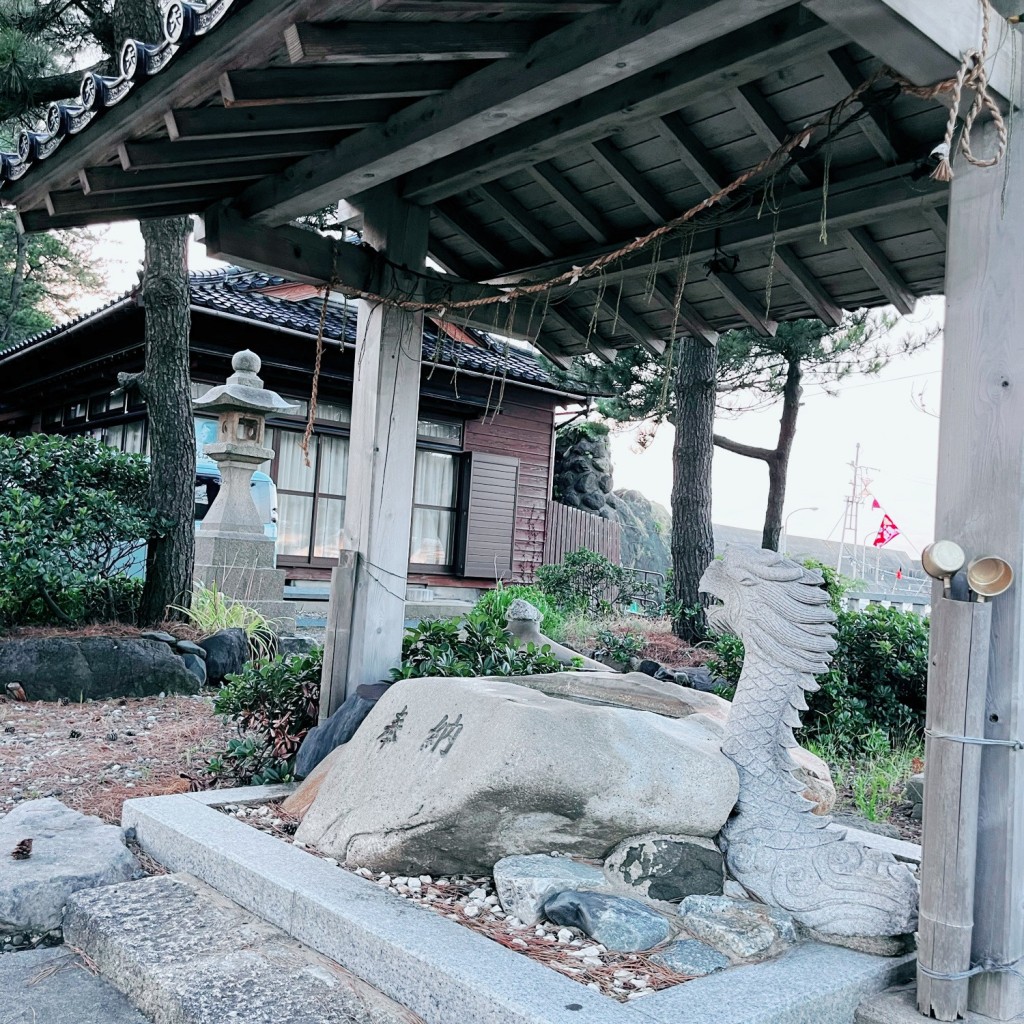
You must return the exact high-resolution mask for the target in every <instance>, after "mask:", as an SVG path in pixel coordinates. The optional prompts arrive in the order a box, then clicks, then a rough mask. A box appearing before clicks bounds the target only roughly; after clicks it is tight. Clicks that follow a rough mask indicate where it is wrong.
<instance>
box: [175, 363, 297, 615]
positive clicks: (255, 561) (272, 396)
mask: <svg viewBox="0 0 1024 1024" xmlns="http://www.w3.org/2000/svg"><path fill="white" fill-rule="evenodd" d="M231 367H232V369H233V370H234V371H235V372H234V373H233V374H232V375H231V376H230V377H228V379H227V382H226V383H225V384H221V385H218V386H217V387H213V388H211V389H210V390H209V391H207V392H206V394H205V395H203V396H202V397H201V398H197V399H196V400H195V402H194V403H193V405H194V408H195V409H196V411H197V412H200V411H201V412H215V413H217V417H218V424H217V441H216V442H214V443H213V444H208V445H206V448H205V454H206V455H207V456H209V458H211V459H213V461H214V462H216V463H217V468H218V469H219V470H220V474H221V488H220V491H219V493H218V494H217V497H216V500H215V501H214V502H213V504H212V505H210V509H209V511H208V512H207V514H206V518H205V519H203V521H202V522H201V523H200V524H199V533H198V534H197V535H196V560H195V574H194V575H195V578H196V580H198V581H202V582H203V583H204V584H206V586H216V587H217V589H218V590H220V591H221V592H222V593H223V594H225V596H227V597H231V598H234V599H235V600H237V601H241V602H243V603H244V604H247V605H249V606H250V607H252V608H255V609H256V610H257V611H259V612H260V613H261V614H262V615H263V616H265V617H266V618H267V619H271V620H273V623H274V626H275V629H276V631H277V632H282V633H283V632H290V631H291V630H292V629H293V628H294V625H295V623H294V620H293V619H292V618H291V616H289V615H288V606H287V605H286V603H285V600H284V578H285V573H284V571H283V570H279V569H278V568H277V563H276V557H275V550H274V549H275V545H274V540H273V538H272V537H268V536H267V535H266V534H265V532H264V529H263V526H264V524H263V520H262V518H261V516H260V513H259V511H258V510H257V508H256V504H255V502H254V501H253V498H252V474H253V472H254V471H255V470H256V469H257V467H259V466H260V465H261V464H262V463H264V462H267V461H269V460H270V459H272V458H273V457H274V450H273V449H272V448H267V447H265V446H264V444H263V438H264V433H265V428H266V417H267V415H268V414H270V413H283V412H294V411H295V410H296V409H297V406H294V405H290V404H289V403H288V402H286V401H285V400H284V399H283V398H281V396H280V395H278V394H277V393H276V392H274V391H268V390H267V389H266V388H264V387H263V381H262V380H261V379H260V377H259V376H258V374H259V369H260V359H259V356H257V355H256V353H255V352H250V351H249V350H248V349H247V350H245V351H244V352H236V353H235V354H234V356H233V357H232V359H231Z"/></svg>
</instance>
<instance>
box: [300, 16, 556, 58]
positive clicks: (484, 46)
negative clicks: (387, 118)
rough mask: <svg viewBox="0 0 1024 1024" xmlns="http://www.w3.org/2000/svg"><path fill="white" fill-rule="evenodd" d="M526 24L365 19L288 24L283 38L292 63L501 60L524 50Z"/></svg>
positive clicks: (530, 30)
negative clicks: (367, 20)
mask: <svg viewBox="0 0 1024 1024" xmlns="http://www.w3.org/2000/svg"><path fill="white" fill-rule="evenodd" d="M536 35H537V30H536V28H535V27H534V26H533V25H530V24H514V23H513V24H497V23H494V22H472V21H461V22H446V21H437V22H386V21H378V22H365V21H350V22H344V23H334V24H323V23H320V22H316V23H311V22H305V23H303V24H300V25H289V26H288V28H287V29H285V33H284V41H285V46H286V47H287V49H288V59H289V60H290V61H291V62H292V63H293V64H303V63H327V64H379V63H393V62H397V61H449V60H499V59H501V58H504V57H514V56H515V55H516V54H519V53H525V52H526V50H527V49H528V48H529V46H530V43H531V42H533V40H534V38H536Z"/></svg>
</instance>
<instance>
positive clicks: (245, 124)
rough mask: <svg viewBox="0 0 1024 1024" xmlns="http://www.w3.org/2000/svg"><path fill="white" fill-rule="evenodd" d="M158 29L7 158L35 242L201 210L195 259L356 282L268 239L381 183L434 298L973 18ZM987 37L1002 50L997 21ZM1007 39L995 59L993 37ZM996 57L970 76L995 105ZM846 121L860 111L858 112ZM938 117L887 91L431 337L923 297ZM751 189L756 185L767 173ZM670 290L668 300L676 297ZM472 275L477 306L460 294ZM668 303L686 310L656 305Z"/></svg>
mask: <svg viewBox="0 0 1024 1024" xmlns="http://www.w3.org/2000/svg"><path fill="white" fill-rule="evenodd" d="M165 25H166V35H167V38H166V39H165V40H163V41H161V42H159V43H157V44H153V43H148V44H146V45H141V44H137V43H136V44H126V46H125V48H124V50H123V51H122V61H121V68H122V74H121V75H120V77H118V78H100V77H99V76H96V75H89V76H87V77H86V80H85V83H84V85H83V92H82V96H81V97H79V99H78V100H75V101H69V103H67V104H58V105H55V106H54V107H53V108H51V110H50V112H49V115H48V117H47V126H46V129H45V130H43V131H40V132H38V133H26V134H25V135H23V137H22V139H21V140H20V142H19V152H18V153H17V154H13V155H4V156H3V158H2V161H0V180H2V188H0V199H3V200H4V201H6V202H8V203H13V204H15V205H16V206H17V208H18V211H19V216H20V220H21V223H22V225H23V227H24V229H25V230H28V231H37V230H45V229H47V228H61V227H71V226H78V225H85V224H91V223H104V222H108V221H113V220H122V219H135V218H144V217H153V216H161V215H170V214H178V213H205V214H206V239H207V245H208V248H209V250H210V252H211V254H212V255H222V256H223V257H224V258H226V259H231V260H237V261H239V262H243V263H246V264H248V265H251V266H255V267H258V268H262V269H267V270H270V271H272V272H280V273H283V274H287V275H288V276H291V277H299V278H301V279H303V280H308V281H314V282H322V281H325V280H328V279H331V278H332V277H334V278H335V279H337V278H340V279H341V282H342V285H343V286H345V287H349V288H354V289H358V288H364V287H367V282H368V281H369V280H370V276H371V274H372V269H373V258H372V253H367V251H366V250H365V248H360V247H358V246H354V245H340V244H335V243H333V242H331V241H329V240H325V239H320V238H318V237H316V236H313V235H311V234H310V233H309V232H301V233H300V232H299V231H298V229H296V228H294V227H288V225H289V223H290V222H292V221H294V220H295V219H296V218H297V217H299V216H300V215H304V214H307V213H310V212H312V211H314V210H316V209H318V208H321V207H324V206H327V205H333V204H334V203H336V202H338V201H339V200H340V201H342V202H341V205H340V210H341V217H342V219H344V220H346V221H347V222H348V223H351V224H353V225H355V226H358V221H359V200H360V195H361V194H362V193H364V192H366V191H367V190H368V189H369V188H373V187H377V186H380V185H382V184H385V183H389V182H390V183H392V185H393V186H395V187H396V188H397V189H398V191H399V192H400V193H401V195H402V196H404V197H405V199H407V200H408V202H410V203H413V204H420V205H425V206H428V207H429V210H430V244H429V251H430V255H431V257H432V258H433V260H434V261H436V263H438V264H439V265H440V266H442V267H443V268H444V269H445V271H447V272H448V274H447V275H436V281H435V282H434V286H433V287H434V294H435V295H446V294H447V295H453V296H454V295H458V296H461V297H466V296H471V295H484V294H489V293H490V292H491V291H493V288H494V287H507V286H509V285H511V284H515V283H521V282H526V281H536V280H541V279H545V278H547V277H550V276H553V275H555V274H558V273H562V272H565V271H566V270H569V269H571V268H573V267H578V266H582V265H584V264H586V263H587V262H588V261H589V260H591V259H593V258H594V257H596V256H598V255H601V254H603V253H605V252H608V251H610V250H614V249H618V248H619V247H621V246H622V245H623V244H624V243H627V242H629V241H630V240H632V239H633V238H635V237H637V236H642V235H645V234H646V233H648V232H650V231H651V230H652V229H653V228H655V227H657V226H658V225H660V224H664V223H666V222H668V221H670V220H672V219H673V218H675V217H677V216H678V215H679V214H680V213H681V212H682V211H684V210H687V209H688V208H690V207H691V206H693V205H694V204H696V203H698V202H700V201H701V200H702V199H703V198H705V197H706V196H707V195H708V194H709V193H712V192H715V191H717V190H718V189H720V188H721V187H722V186H723V185H726V184H727V183H729V182H730V181H732V180H733V179H734V178H736V177H737V175H739V174H741V173H742V172H744V171H745V170H747V169H749V168H750V167H751V166H753V165H756V164H757V163H758V162H759V161H761V160H763V159H764V158H765V157H766V156H767V155H768V154H770V153H772V152H773V151H774V150H776V149H777V148H778V147H779V146H780V144H782V143H783V142H785V141H786V140H787V138H789V137H791V136H792V134H793V133H795V132H799V131H801V129H803V128H804V127H805V126H807V125H808V124H812V123H815V122H817V121H819V120H820V119H822V117H823V115H826V114H827V112H828V111H829V110H830V109H831V108H833V107H834V105H835V104H837V103H839V102H840V101H842V100H843V99H844V98H845V97H847V96H848V95H849V94H850V93H851V92H852V91H853V90H854V89H856V88H857V87H859V86H861V85H862V84H863V83H864V82H865V80H866V79H868V78H869V77H870V76H873V75H874V74H875V73H876V72H877V71H878V70H879V68H881V67H882V66H883V64H888V65H890V66H892V67H893V68H895V69H896V71H897V72H899V73H900V74H902V75H904V76H906V78H907V79H909V80H911V81H913V82H915V83H916V84H920V85H927V84H929V83H931V82H934V81H936V80H939V79H942V78H947V77H949V76H950V75H952V74H953V73H955V71H956V69H957V67H958V65H959V56H960V54H961V53H962V52H964V51H966V50H968V49H970V48H972V47H976V46H977V45H978V42H979V38H980V33H981V6H980V4H979V3H978V0H842V2H837V0H805V2H794V0H327V2H324V0H248V2H246V0H212V2H211V3H209V4H207V5H205V6H204V5H195V4H187V3H182V2H180V0H176V2H175V3H172V4H171V5H170V7H169V8H168V9H167V13H166V15H165ZM995 31H996V34H997V35H998V36H999V42H1000V43H1002V42H1005V36H1006V34H1007V33H1008V32H1011V31H1012V30H1011V29H1009V27H1008V26H1006V25H1005V23H1003V22H1002V21H1000V22H999V25H998V27H997V28H996V30H995ZM1013 44H1014V45H1015V44H1016V40H1014V41H1013ZM1012 49H1013V45H1010V46H1006V45H1000V46H999V47H998V48H997V49H995V51H994V53H993V55H992V57H991V58H990V60H989V73H990V79H991V83H992V88H993V91H994V92H995V93H996V94H997V95H998V96H999V97H1001V98H1005V97H1006V96H1008V95H1009V94H1010V91H1011V85H1010V83H1011V81H1013V78H1012V67H1011V63H1012ZM851 115H853V116H851ZM946 118H947V109H946V108H945V107H944V106H943V105H942V103H941V102H940V101H938V100H931V101H925V100H921V99H917V98H914V97H912V96H909V95H906V94H904V93H901V92H900V90H899V88H898V87H895V86H893V84H892V82H891V81H890V80H888V79H879V80H878V81H877V82H876V83H874V84H873V85H872V86H871V87H870V88H869V89H867V90H866V91H865V92H864V93H863V94H862V95H861V97H860V102H858V103H855V104H853V105H852V106H850V107H849V108H848V109H847V110H846V111H844V113H843V114H842V115H841V117H840V118H838V119H837V122H836V123H835V124H834V125H832V126H831V128H832V130H831V132H830V131H829V130H828V126H826V128H823V129H822V130H821V131H819V132H817V133H816V134H815V135H814V136H812V139H811V142H810V144H809V145H807V146H806V147H805V148H796V149H794V150H793V155H792V159H791V160H790V161H788V162H787V164H786V166H785V167H784V168H783V169H782V171H781V172H780V173H778V174H777V175H775V177H774V179H773V180H772V181H771V182H770V184H769V185H768V187H767V188H755V187H753V186H749V187H747V188H745V189H741V190H739V191H738V192H736V193H735V194H734V195H733V196H731V197H730V198H729V199H728V200H727V201H725V202H723V203H721V204H720V205H718V206H716V207H715V208H714V209H713V210H710V211H708V212H707V213H706V214H704V215H702V216H700V217H698V218H697V219H696V220H695V221H694V223H693V229H692V231H687V232H684V233H682V234H677V235H674V236H671V237H669V238H668V239H666V240H665V242H664V243H663V245H661V246H660V247H653V248H648V249H646V250H644V251H642V252H639V253H637V254H635V255H633V256H630V257H628V258H626V259H625V260H623V261H620V262H617V263H615V264H613V265H611V266H610V267H609V268H608V269H607V270H606V272H604V273H601V274H596V275H593V276H590V277H582V278H581V279H580V280H578V281H575V282H574V283H572V284H567V285H565V286H563V287H561V288H559V289H557V290H556V291H555V292H554V293H553V295H552V299H551V301H550V302H548V301H547V300H545V302H544V310H543V315H538V311H537V309H536V308H535V306H534V307H532V308H526V306H527V304H523V303H520V304H519V307H518V308H512V309H510V308H508V305H507V304H501V305H497V306H494V305H492V306H485V307H482V308H481V309H479V310H474V311H460V316H455V315H452V316H450V319H452V320H458V319H460V317H461V320H462V322H467V323H473V324H475V325H477V326H482V327H485V328H489V329H491V330H497V331H498V332H499V333H506V334H512V335H515V336H520V337H530V338H531V339H533V338H534V337H535V336H536V334H537V330H538V325H540V337H539V338H536V340H537V343H538V344H539V346H540V347H541V348H542V350H543V351H545V352H547V353H548V354H549V355H551V356H552V357H554V358H556V359H557V360H558V361H560V362H562V361H564V360H565V358H567V357H571V356H573V355H576V354H580V353H583V352H586V351H591V352H594V353H596V354H597V355H598V356H600V357H602V358H608V359H610V358H613V357H614V350H616V349H619V348H624V347H629V346H632V345H635V344H641V345H643V346H645V347H647V348H648V349H650V350H651V351H653V352H658V353H660V352H661V351H663V350H664V347H665V344H666V341H667V340H668V338H669V335H670V333H671V331H672V328H673V325H675V326H676V329H677V332H678V333H686V334H692V335H697V336H704V337H707V338H709V339H711V340H713V339H714V338H715V337H716V336H717V334H716V332H718V331H720V330H723V329H727V328H731V327H737V326H742V325H751V326H753V327H755V328H756V329H757V330H760V331H763V332H766V333H771V332H772V331H773V330H774V325H775V322H777V321H779V320H783V319H791V318H795V317H803V316H817V317H820V318H822V319H824V320H826V321H831V322H835V321H836V320H837V319H838V317H839V316H840V312H841V310H842V309H844V308H858V307H863V306H877V305H883V304H892V305H893V306H895V307H896V308H897V309H899V310H901V311H903V312H909V311H910V310H911V309H912V307H913V305H914V301H915V298H916V297H918V296H922V295H927V294H933V293H936V292H939V291H941V288H942V282H943V273H944V266H945V225H946V211H945V208H946V205H947V202H948V185H947V184H944V183H941V182H936V181H933V180H932V179H931V178H930V177H929V173H930V171H931V165H930V163H929V161H928V156H929V153H930V152H931V150H932V149H933V148H934V146H935V145H936V144H937V143H938V142H940V141H941V139H942V136H943V131H944V126H945V122H946ZM762 185H763V182H762ZM681 273H685V289H684V291H683V293H682V301H681V302H678V301H677V299H678V296H677V283H678V280H679V277H680V274H681ZM456 279H461V280H462V281H466V282H485V283H487V287H479V286H477V285H474V286H473V287H470V286H468V285H467V286H465V287H463V286H462V284H461V281H457V280H456ZM677 306H678V311H677Z"/></svg>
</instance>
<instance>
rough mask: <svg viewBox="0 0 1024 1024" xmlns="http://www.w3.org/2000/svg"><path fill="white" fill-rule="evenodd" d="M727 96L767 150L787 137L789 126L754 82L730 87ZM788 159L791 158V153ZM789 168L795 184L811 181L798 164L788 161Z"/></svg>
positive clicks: (776, 146) (777, 145) (777, 146)
mask: <svg viewBox="0 0 1024 1024" xmlns="http://www.w3.org/2000/svg"><path fill="white" fill-rule="evenodd" d="M729 98H730V99H731V100H732V102H733V105H734V106H735V107H736V109H737V110H738V111H739V112H740V114H741V115H742V116H743V119H744V120H745V121H746V122H747V124H749V125H750V127H751V129H753V132H754V134H755V135H756V136H757V137H758V138H759V139H760V140H761V141H762V142H763V143H764V145H765V148H766V149H767V150H768V151H769V152H774V151H775V150H776V149H778V148H779V146H781V145H782V143H783V142H785V141H786V139H787V138H789V135H790V131H789V126H788V125H787V124H786V122H785V121H783V120H782V118H781V117H779V115H778V114H777V113H776V111H775V108H774V107H773V106H772V105H771V104H770V103H769V102H768V100H767V99H765V97H764V96H763V95H762V94H761V90H760V89H758V87H757V85H756V84H755V83H753V82H748V83H747V84H746V85H741V86H738V87H737V88H735V89H731V90H730V91H729ZM790 159H791V160H792V155H791V157H790ZM789 168H790V175H791V177H792V178H793V180H794V181H795V182H797V184H799V185H810V184H811V183H812V182H811V176H810V175H809V174H808V173H807V170H806V169H805V168H803V167H801V166H800V165H799V164H797V163H790V164H789Z"/></svg>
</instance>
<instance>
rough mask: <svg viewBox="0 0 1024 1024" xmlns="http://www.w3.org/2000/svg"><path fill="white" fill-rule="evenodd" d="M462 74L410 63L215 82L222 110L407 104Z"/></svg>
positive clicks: (263, 73) (278, 72)
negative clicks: (395, 101) (365, 102)
mask: <svg viewBox="0 0 1024 1024" xmlns="http://www.w3.org/2000/svg"><path fill="white" fill-rule="evenodd" d="M464 74H466V69H465V67H464V66H461V65H458V64H452V65H441V66H440V67H438V66H424V65H420V64H411V65H408V66H405V67H401V68H395V67H369V68H361V67H350V68H346V67H340V68H331V67H316V68H260V69H259V70H255V71H228V72H226V73H225V74H223V75H221V78H220V91H221V95H222V96H223V98H224V106H226V107H241V106H271V105H273V104H279V103H317V104H319V103H327V102H332V101H336V100H379V99H394V98H397V97H406V98H410V99H411V98H414V97H420V96H435V95H436V94H438V93H443V92H444V91H445V89H448V88H450V87H451V85H452V84H453V83H454V82H455V81H456V80H457V79H458V78H460V77H461V76H462V75H464ZM305 212H307V213H308V212H309V209H306V210H305Z"/></svg>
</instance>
